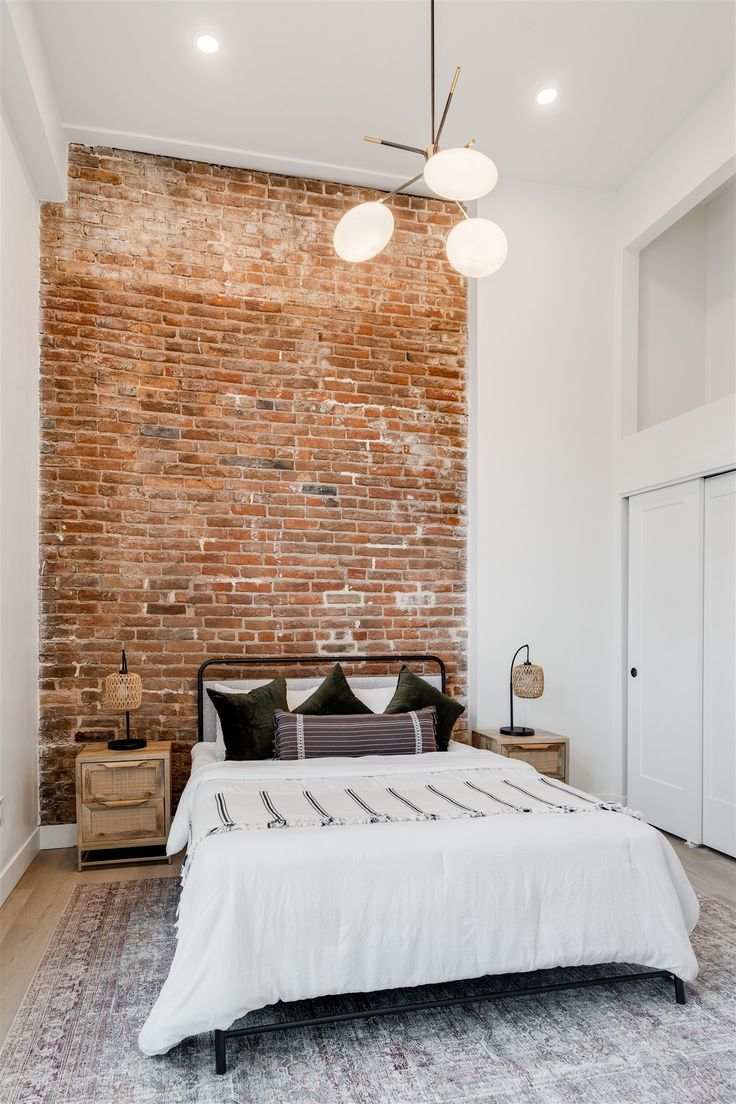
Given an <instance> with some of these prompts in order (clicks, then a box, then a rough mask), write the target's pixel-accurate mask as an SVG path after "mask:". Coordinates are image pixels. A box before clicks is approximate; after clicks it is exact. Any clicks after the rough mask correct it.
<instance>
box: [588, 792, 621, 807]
mask: <svg viewBox="0 0 736 1104" xmlns="http://www.w3.org/2000/svg"><path fill="white" fill-rule="evenodd" d="M595 796H596V797H597V798H598V800H599V801H608V802H610V803H611V804H612V805H625V804H626V794H596V795H595Z"/></svg>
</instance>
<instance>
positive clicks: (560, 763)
mask: <svg viewBox="0 0 736 1104" xmlns="http://www.w3.org/2000/svg"><path fill="white" fill-rule="evenodd" d="M564 750H565V749H564V746H562V747H560V746H557V747H555V746H551V747H549V748H540V747H536V748H525V747H510V748H509V749H508V751H507V752H506V755H507V757H508V758H509V759H520V760H521V761H522V762H523V763H531V765H532V766H533V767H534V769H535V770H538V771H539V773H540V774H555V775H559V776H560V777H563V776H564V773H565V762H564Z"/></svg>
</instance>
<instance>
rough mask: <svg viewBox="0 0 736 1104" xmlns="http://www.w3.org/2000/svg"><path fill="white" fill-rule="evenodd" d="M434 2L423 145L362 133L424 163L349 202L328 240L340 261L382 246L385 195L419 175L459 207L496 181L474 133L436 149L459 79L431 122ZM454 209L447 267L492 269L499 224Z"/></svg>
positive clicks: (500, 249)
mask: <svg viewBox="0 0 736 1104" xmlns="http://www.w3.org/2000/svg"><path fill="white" fill-rule="evenodd" d="M434 3H435V0H430V40H431V47H430V98H431V117H432V124H431V132H430V142H429V145H427V146H426V147H424V148H423V149H422V148H420V147H419V146H406V145H403V144H402V143H401V142H389V141H388V140H387V139H385V138H372V137H369V136H366V138H365V141H366V142H375V143H376V144H377V145H380V146H390V147H391V148H392V149H401V150H406V151H407V152H408V153H416V154H418V155H419V156H420V157H423V158H424V162H425V164H424V168H423V170H422V172H420V173H418V174H417V175H416V176H413V177H412V178H411V180H407V181H406V183H405V184H402V185H401V186H400V187H398V188H394V190H393V191H392V192H389V193H388V194H387V195H384V196H383V197H382V198H381V199H379V200H377V201H374V202H370V203H359V204H358V205H357V207H352V208H351V209H350V210H349V211H347V212H346V213H345V214H344V215H343V216H342V218H341V219H340V221H339V223H338V224H337V226H336V227H335V235H334V243H335V252H336V253H337V255H338V256H339V257H342V259H343V260H345V261H352V262H360V261H369V260H370V259H371V258H372V257H377V256H378V254H379V253H380V252H381V251H382V250H383V249H385V248H386V246H387V245H388V243H389V242H390V241H391V236H392V235H393V232H394V217H393V215H392V213H391V211H390V210H389V208H388V207H386V206H384V204H385V203H386V200H388V199H391V197H392V196H395V195H398V194H399V193H400V192H403V191H405V190H406V189H407V188H409V187H411V185H412V184H416V182H417V181H418V180H421V179H422V178H424V182H425V184H426V185H427V187H428V188H429V190H430V191H431V192H433V193H434V194H435V195H437V196H440V198H442V199H449V200H453V201H454V202H455V203H457V205H458V206H459V207H460V204H461V203H469V202H470V201H471V200H474V199H480V198H481V196H484V195H488V193H489V192H490V191H492V190H493V188H495V186H496V182H497V180H498V169H497V168H496V166H495V165H494V163H493V161H491V159H490V157H486V155H485V154H484V153H480V152H479V151H478V150H475V149H473V146H474V145H475V139H474V138H471V140H470V141H469V142H467V143H466V144H465V145H464V146H457V147H454V148H450V149H441V148H440V138H441V136H442V131H443V130H444V127H445V123H446V122H447V113H448V111H449V110H450V104H451V103H452V99H453V96H454V95H455V89H456V88H457V82H458V80H459V79H460V68H459V67H458V68H457V69H456V70H455V76H454V77H453V78H452V84H451V85H450V91H449V93H448V96H447V100H446V101H445V106H444V109H443V111H442V116H441V117H440V121H439V125H436V114H435V44H434V40H435V36H434ZM460 212H461V214H462V216H463V221H461V222H459V223H458V224H457V225H456V226H454V227H453V228H452V230H451V231H450V233H449V234H448V236H447V243H446V246H445V249H446V252H447V258H448V260H449V262H450V264H451V265H452V266H453V268H455V269H457V271H458V272H460V273H462V275H463V276H470V277H481V276H490V275H491V274H492V273H494V272H497V271H498V269H499V268H500V267H501V265H502V264H503V262H504V261H505V260H506V254H507V253H508V242H507V240H506V235H505V234H504V232H503V230H502V229H501V227H500V226H497V225H496V223H495V222H491V221H490V219H484V218H469V217H468V215H467V213H466V211H465V210H464V208H462V207H460Z"/></svg>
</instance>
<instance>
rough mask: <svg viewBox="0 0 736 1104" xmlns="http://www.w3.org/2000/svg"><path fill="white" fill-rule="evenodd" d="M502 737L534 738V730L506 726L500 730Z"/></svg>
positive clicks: (517, 726) (518, 726)
mask: <svg viewBox="0 0 736 1104" xmlns="http://www.w3.org/2000/svg"><path fill="white" fill-rule="evenodd" d="M498 731H499V732H500V733H501V735H502V736H533V735H534V729H533V728H524V726H523V725H505V726H504V727H503V728H499V730H498Z"/></svg>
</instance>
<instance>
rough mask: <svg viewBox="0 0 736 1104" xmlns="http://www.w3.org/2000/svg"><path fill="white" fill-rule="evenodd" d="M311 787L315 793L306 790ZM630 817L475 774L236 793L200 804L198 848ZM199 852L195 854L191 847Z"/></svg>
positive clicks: (534, 777)
mask: <svg viewBox="0 0 736 1104" xmlns="http://www.w3.org/2000/svg"><path fill="white" fill-rule="evenodd" d="M305 785H308V787H309V788H305ZM596 810H598V811H600V810H603V811H606V812H619V813H620V812H624V813H629V814H631V815H637V814H633V813H632V810H630V809H625V808H623V807H622V806H621V805H616V804H611V803H610V802H605V801H599V800H598V799H597V798H595V797H592V796H591V795H590V794H585V793H582V792H581V791H580V790H575V789H573V788H572V787H571V786H568V785H566V784H565V783H564V782H559V781H557V780H556V779H551V778H547V777H545V776H544V775H541V774H537V773H536V771H531V770H529V771H519V770H512V771H508V772H506V771H499V770H493V771H488V770H481V769H475V770H474V769H470V770H464V771H452V772H441V771H439V772H436V773H432V774H426V773H421V774H402V775H384V776H380V775H374V776H358V777H356V778H354V779H352V778H344V777H343V778H315V779H314V783H313V784H310V782H309V780H305V779H302V780H300V781H298V782H297V781H291V782H289V783H286V782H284V781H281V780H279V781H274V782H273V783H272V784H262V786H260V787H259V786H258V785H257V784H255V783H249V784H248V785H247V786H243V785H242V784H241V785H240V786H238V785H232V786H230V787H228V788H227V789H225V788H223V789H221V790H218V791H216V792H214V793H209V794H207V795H206V796H205V795H202V796H201V797H200V799H199V800H198V801H197V802H196V805H195V808H194V815H193V817H192V839H191V843H192V844H193V845H194V846H196V845H197V843H199V842H200V841H201V840H202V839H204V838H206V837H207V836H210V835H212V834H214V833H216V832H231V831H235V830H241V831H255V830H260V829H271V828H275V829H281V828H310V827H314V828H327V827H337V826H340V825H346V824H389V823H393V822H400V821H423V820H456V819H459V818H468V817H489V816H496V815H499V814H503V813H521V814H523V813H557V814H560V813H582V812H592V811H596ZM190 851H191V847H190Z"/></svg>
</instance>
